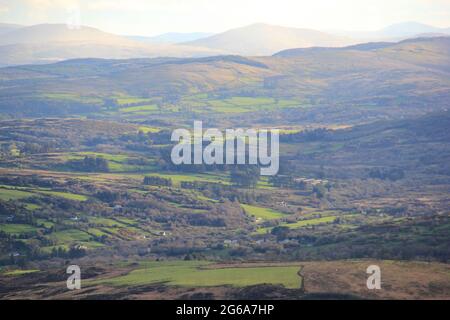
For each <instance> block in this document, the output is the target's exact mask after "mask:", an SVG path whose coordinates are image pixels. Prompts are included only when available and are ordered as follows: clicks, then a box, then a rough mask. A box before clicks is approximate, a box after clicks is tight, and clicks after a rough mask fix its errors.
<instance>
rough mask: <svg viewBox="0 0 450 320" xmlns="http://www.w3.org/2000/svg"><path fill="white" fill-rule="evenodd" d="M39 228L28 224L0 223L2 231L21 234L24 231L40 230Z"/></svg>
mask: <svg viewBox="0 0 450 320" xmlns="http://www.w3.org/2000/svg"><path fill="white" fill-rule="evenodd" d="M38 230H39V229H38V228H36V227H33V226H30V225H28V224H12V223H11V224H0V231H3V232H6V233H8V234H12V235H19V234H22V233H29V232H34V231H38Z"/></svg>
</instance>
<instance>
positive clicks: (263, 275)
mask: <svg viewBox="0 0 450 320" xmlns="http://www.w3.org/2000/svg"><path fill="white" fill-rule="evenodd" d="M298 271H299V267H298V266H263V267H261V266H256V267H251V265H246V266H245V267H232V266H219V267H214V265H213V263H212V262H202V261H174V262H172V261H170V262H153V263H145V264H144V268H142V269H141V268H138V269H136V270H133V271H131V272H130V273H129V274H127V275H125V276H120V277H117V278H112V279H105V280H96V281H93V282H89V284H88V285H91V284H108V285H113V286H139V285H148V284H154V283H164V284H166V285H169V286H182V287H210V286H234V287H246V286H251V285H257V284H263V283H267V284H275V285H278V284H279V285H283V286H284V287H285V288H299V287H300V284H301V278H300V277H299V275H298V274H297V272H298Z"/></svg>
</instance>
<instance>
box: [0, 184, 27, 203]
mask: <svg viewBox="0 0 450 320" xmlns="http://www.w3.org/2000/svg"><path fill="white" fill-rule="evenodd" d="M31 196H33V194H32V193H31V192H26V191H21V190H15V189H7V188H3V187H0V200H3V201H8V200H19V199H25V198H29V197H31Z"/></svg>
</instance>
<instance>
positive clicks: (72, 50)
mask: <svg viewBox="0 0 450 320" xmlns="http://www.w3.org/2000/svg"><path fill="white" fill-rule="evenodd" d="M9 29H10V30H9V31H8V32H5V33H3V34H2V36H1V37H0V66H8V65H19V64H39V63H49V62H57V61H61V60H67V59H75V58H111V59H127V58H149V57H150V58H152V57H161V56H171V57H199V56H211V55H217V54H220V53H221V52H220V51H217V50H210V49H207V48H196V47H189V46H184V45H173V44H168V43H166V44H162V43H160V44H157V43H142V42H139V41H134V40H131V39H128V38H126V37H121V36H118V35H114V34H110V33H107V32H103V31H101V30H98V29H95V28H91V27H85V26H83V27H81V28H78V29H70V28H68V27H67V26H66V25H64V24H41V25H34V26H29V27H22V28H9Z"/></svg>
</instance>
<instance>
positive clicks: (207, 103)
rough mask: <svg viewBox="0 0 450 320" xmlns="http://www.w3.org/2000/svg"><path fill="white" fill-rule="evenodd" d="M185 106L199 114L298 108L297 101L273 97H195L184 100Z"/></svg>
mask: <svg viewBox="0 0 450 320" xmlns="http://www.w3.org/2000/svg"><path fill="white" fill-rule="evenodd" d="M183 104H185V105H187V106H189V107H190V108H192V109H193V110H194V111H197V112H207V111H211V112H219V113H245V112H252V111H260V110H275V109H279V108H290V107H298V106H299V105H300V103H299V102H298V101H296V100H289V99H274V98H271V97H240V96H235V97H230V98H226V99H217V98H210V97H208V96H207V95H193V96H190V97H186V98H184V99H183Z"/></svg>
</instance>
